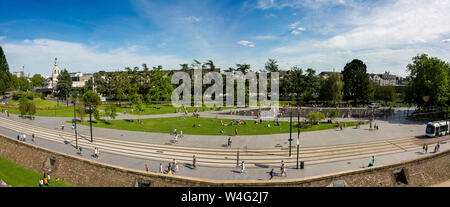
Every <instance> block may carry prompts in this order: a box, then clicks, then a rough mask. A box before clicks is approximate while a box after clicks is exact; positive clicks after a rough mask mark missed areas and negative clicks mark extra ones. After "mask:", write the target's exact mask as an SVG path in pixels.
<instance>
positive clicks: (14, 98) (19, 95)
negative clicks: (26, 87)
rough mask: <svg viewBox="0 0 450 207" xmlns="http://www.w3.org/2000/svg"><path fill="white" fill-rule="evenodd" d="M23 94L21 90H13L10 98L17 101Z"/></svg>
mask: <svg viewBox="0 0 450 207" xmlns="http://www.w3.org/2000/svg"><path fill="white" fill-rule="evenodd" d="M24 96H25V92H23V91H17V92H14V93H13V94H12V99H13V100H14V101H18V100H19V99H20V98H22V97H24Z"/></svg>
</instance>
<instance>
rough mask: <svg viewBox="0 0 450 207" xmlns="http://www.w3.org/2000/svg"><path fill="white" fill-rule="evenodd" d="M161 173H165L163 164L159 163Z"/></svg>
mask: <svg viewBox="0 0 450 207" xmlns="http://www.w3.org/2000/svg"><path fill="white" fill-rule="evenodd" d="M159 173H164V171H163V165H162V163H159Z"/></svg>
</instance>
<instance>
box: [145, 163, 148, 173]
mask: <svg viewBox="0 0 450 207" xmlns="http://www.w3.org/2000/svg"><path fill="white" fill-rule="evenodd" d="M145 171H147V172H148V165H147V164H145Z"/></svg>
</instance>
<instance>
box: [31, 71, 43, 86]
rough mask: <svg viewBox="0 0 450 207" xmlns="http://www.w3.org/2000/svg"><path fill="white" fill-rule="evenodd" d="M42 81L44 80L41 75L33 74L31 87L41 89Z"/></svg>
mask: <svg viewBox="0 0 450 207" xmlns="http://www.w3.org/2000/svg"><path fill="white" fill-rule="evenodd" d="M44 81H45V78H44V77H42V76H41V74H34V75H33V77H31V87H33V88H34V87H42V85H43V83H44Z"/></svg>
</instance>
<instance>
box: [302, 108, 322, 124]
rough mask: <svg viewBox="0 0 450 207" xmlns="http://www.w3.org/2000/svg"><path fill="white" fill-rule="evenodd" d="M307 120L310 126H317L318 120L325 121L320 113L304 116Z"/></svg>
mask: <svg viewBox="0 0 450 207" xmlns="http://www.w3.org/2000/svg"><path fill="white" fill-rule="evenodd" d="M305 117H306V118H307V119H309V122H310V123H311V125H317V124H319V122H320V120H322V119H325V114H322V113H320V112H319V111H316V112H310V113H308V114H306V116H305Z"/></svg>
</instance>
